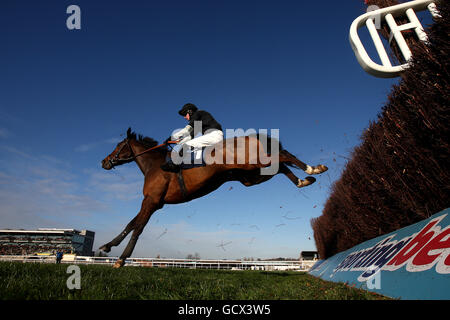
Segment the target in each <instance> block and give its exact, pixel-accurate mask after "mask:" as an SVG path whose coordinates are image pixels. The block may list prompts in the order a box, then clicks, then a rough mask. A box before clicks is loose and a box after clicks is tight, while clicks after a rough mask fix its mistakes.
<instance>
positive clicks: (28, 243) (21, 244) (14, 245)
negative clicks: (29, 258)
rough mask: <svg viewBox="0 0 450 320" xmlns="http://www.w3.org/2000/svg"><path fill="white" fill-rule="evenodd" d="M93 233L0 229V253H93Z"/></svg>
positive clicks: (48, 229)
mask: <svg viewBox="0 0 450 320" xmlns="http://www.w3.org/2000/svg"><path fill="white" fill-rule="evenodd" d="M94 236H95V233H94V232H92V231H88V230H81V231H79V230H75V229H55V228H45V229H44V228H39V229H37V230H22V229H18V230H17V229H4V230H0V255H34V254H45V253H50V254H53V253H55V252H56V251H62V252H63V253H72V254H77V255H82V256H92V255H93V254H94V253H93V251H92V247H93V245H94Z"/></svg>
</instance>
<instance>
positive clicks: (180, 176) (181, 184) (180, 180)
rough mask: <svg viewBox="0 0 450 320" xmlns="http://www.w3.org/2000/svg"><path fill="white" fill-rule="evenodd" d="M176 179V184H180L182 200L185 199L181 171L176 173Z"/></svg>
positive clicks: (184, 186)
mask: <svg viewBox="0 0 450 320" xmlns="http://www.w3.org/2000/svg"><path fill="white" fill-rule="evenodd" d="M177 177H178V183H179V184H180V189H181V194H182V195H183V198H186V185H185V184H184V179H183V170H180V171H178V173H177Z"/></svg>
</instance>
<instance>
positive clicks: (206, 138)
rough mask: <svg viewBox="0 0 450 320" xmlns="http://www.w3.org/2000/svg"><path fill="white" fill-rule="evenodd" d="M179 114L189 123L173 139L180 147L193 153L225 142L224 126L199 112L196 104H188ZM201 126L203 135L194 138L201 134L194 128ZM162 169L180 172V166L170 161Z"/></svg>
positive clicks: (205, 112) (208, 115)
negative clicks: (184, 147)
mask: <svg viewBox="0 0 450 320" xmlns="http://www.w3.org/2000/svg"><path fill="white" fill-rule="evenodd" d="M178 114H179V115H181V116H183V117H184V118H185V119H186V120H187V121H189V123H188V125H187V126H186V127H184V128H183V129H182V130H180V131H178V132H176V133H175V134H173V135H172V137H171V138H172V140H178V144H179V145H182V146H186V147H189V148H190V149H191V150H193V151H199V150H202V149H203V148H204V147H209V146H213V145H214V144H216V143H219V142H221V141H222V140H223V130H222V126H221V125H220V124H219V123H218V122H217V121H216V120H215V119H214V118H213V116H212V115H211V114H210V113H209V112H207V111H203V110H198V108H197V107H196V106H195V105H194V104H192V103H187V104H185V105H184V106H183V108H181V110H180V111H178ZM198 122H199V123H198ZM199 125H200V127H201V134H202V135H201V136H198V137H195V138H194V135H196V134H198V133H199V132H194V128H195V129H196V130H197V127H198V126H199ZM169 139H170V138H169ZM181 150H183V149H181ZM181 150H180V152H181ZM161 169H163V170H165V171H171V172H178V171H179V170H180V165H177V164H175V163H173V161H171V160H168V161H167V162H166V163H164V164H163V165H162V166H161Z"/></svg>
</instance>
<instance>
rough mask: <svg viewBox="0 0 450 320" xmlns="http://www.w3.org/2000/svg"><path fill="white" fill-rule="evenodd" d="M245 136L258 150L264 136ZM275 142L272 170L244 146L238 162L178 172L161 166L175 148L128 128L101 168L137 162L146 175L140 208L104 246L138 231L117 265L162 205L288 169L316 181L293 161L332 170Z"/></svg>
mask: <svg viewBox="0 0 450 320" xmlns="http://www.w3.org/2000/svg"><path fill="white" fill-rule="evenodd" d="M230 139H237V138H236V137H235V138H230ZM244 139H245V143H246V146H249V144H250V143H251V142H252V141H253V142H255V141H256V143H257V145H258V149H259V148H262V146H261V145H260V138H259V137H257V136H245V137H244ZM252 139H253V140H252ZM255 139H256V140H255ZM227 140H228V139H227ZM272 143H278V147H279V148H278V150H279V152H278V154H277V155H276V157H272V158H271V159H275V161H278V170H277V171H276V172H275V173H274V174H271V175H267V174H261V169H262V168H264V167H267V166H268V165H269V164H267V163H265V164H263V163H261V161H256V163H255V161H250V160H252V155H251V154H250V152H249V151H245V150H247V149H249V148H244V152H246V154H245V157H244V158H245V161H243V163H242V161H241V162H239V163H238V162H233V163H228V162H227V163H217V164H216V163H212V164H208V165H206V166H201V167H194V168H191V169H187V170H181V171H180V172H178V173H174V172H166V171H164V170H162V169H161V168H160V166H161V164H163V163H164V162H165V161H166V157H167V156H168V154H169V152H170V151H169V148H168V146H167V144H166V143H163V144H161V145H158V143H157V142H156V141H155V140H153V139H152V138H148V137H142V136H141V135H138V136H137V135H136V133H134V132H132V131H131V128H128V130H127V136H126V138H125V139H124V140H123V141H121V142H119V143H118V144H117V146H116V148H115V149H114V151H113V152H112V153H111V154H110V155H108V156H107V157H106V158H105V159H103V161H102V167H103V168H104V169H106V170H111V169H112V168H114V167H115V166H118V165H122V164H125V163H129V162H132V161H135V162H136V164H137V165H138V167H139V169H140V170H141V171H142V173H143V175H144V187H143V195H144V199H143V200H142V205H141V209H140V211H139V213H138V214H137V215H136V216H135V217H134V218H133V219H132V220H131V221H130V222H129V223H128V224H127V226H126V227H125V229H124V230H123V231H122V232H121V233H120V234H119V235H118V236H117V237H115V238H114V239H113V240H112V241H110V242H108V243H107V244H105V245H103V246H101V247H100V250H102V251H105V252H110V251H111V247H113V246H118V245H119V244H120V243H121V242H122V240H124V239H125V237H126V236H127V235H128V234H129V233H130V232H131V231H133V233H132V235H131V239H130V240H129V242H128V244H127V246H126V248H125V249H124V251H123V252H122V255H121V256H120V257H119V259H118V260H117V261H116V263H115V264H114V267H115V268H119V267H122V266H123V265H124V264H125V260H126V259H127V258H128V257H130V256H131V254H132V252H133V250H134V247H135V245H136V242H137V240H138V238H139V235H140V234H141V233H142V231H143V229H144V227H145V225H146V224H147V222H148V221H149V219H150V217H151V215H152V214H153V213H154V212H155V211H156V210H158V209H161V208H162V207H163V206H164V204H177V203H183V202H188V201H190V200H192V199H196V198H199V197H202V196H204V195H206V194H208V193H210V192H212V191H214V190H216V189H217V188H219V187H220V186H221V185H222V184H224V183H225V182H227V181H239V182H241V183H242V184H243V185H245V186H252V185H256V184H259V183H262V182H265V181H267V180H269V179H271V178H272V177H273V176H274V175H275V174H278V173H282V174H284V175H285V176H286V177H287V178H288V179H289V180H291V181H292V182H293V183H294V184H295V186H297V187H299V188H300V187H305V186H308V185H310V184H312V183H314V182H315V178H313V177H311V176H308V177H306V178H305V179H304V180H302V179H299V178H298V177H296V176H295V175H294V174H293V173H292V171H291V170H290V169H289V168H288V166H290V167H294V168H298V169H302V170H303V171H305V172H306V173H307V174H319V173H322V172H324V171H326V170H328V168H327V167H326V166H324V165H317V166H309V165H307V164H305V163H303V162H302V161H300V160H299V159H297V158H296V157H295V156H293V155H292V154H291V153H289V152H288V151H286V150H284V149H283V148H282V146H281V143H279V141H277V140H276V141H275V142H273V141H272ZM227 146H230V144H224V147H223V148H218V149H216V150H214V151H213V153H212V154H213V155H216V156H217V154H214V152H217V153H220V152H222V153H223V155H222V156H225V154H226V152H227ZM231 146H235V147H234V148H235V150H234V151H238V150H237V147H236V144H233V143H232V144H231ZM266 149H267V148H266ZM231 151H233V150H231ZM228 152H230V150H228ZM241 152H242V151H241ZM234 155H235V157H236V156H238V155H237V153H235V154H234ZM253 160H254V159H253ZM272 162H273V160H272ZM272 164H273V163H272Z"/></svg>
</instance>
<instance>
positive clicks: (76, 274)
mask: <svg viewBox="0 0 450 320" xmlns="http://www.w3.org/2000/svg"><path fill="white" fill-rule="evenodd" d="M66 273H69V274H71V276H69V278H67V281H66V285H67V288H68V289H69V290H73V289H81V270H80V267H79V266H76V265H70V266H68V267H67V271H66Z"/></svg>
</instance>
